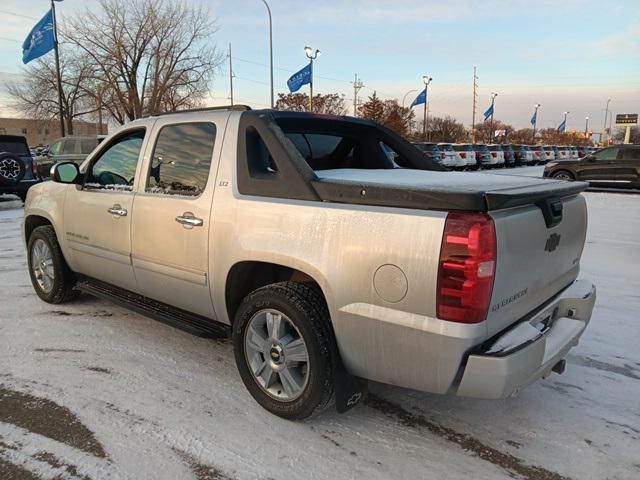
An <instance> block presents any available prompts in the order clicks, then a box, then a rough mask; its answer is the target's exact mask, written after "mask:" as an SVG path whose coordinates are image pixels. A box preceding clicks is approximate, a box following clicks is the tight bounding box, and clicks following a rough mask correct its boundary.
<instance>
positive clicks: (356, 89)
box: [353, 73, 364, 117]
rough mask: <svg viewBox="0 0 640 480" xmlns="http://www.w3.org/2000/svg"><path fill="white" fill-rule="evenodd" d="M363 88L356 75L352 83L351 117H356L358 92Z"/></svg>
mask: <svg viewBox="0 0 640 480" xmlns="http://www.w3.org/2000/svg"><path fill="white" fill-rule="evenodd" d="M362 87H364V84H363V83H362V80H358V74H357V73H356V74H355V79H354V81H353V116H354V117H357V116H358V92H359V91H360V90H361V89H362Z"/></svg>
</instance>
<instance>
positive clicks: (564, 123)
mask: <svg viewBox="0 0 640 480" xmlns="http://www.w3.org/2000/svg"><path fill="white" fill-rule="evenodd" d="M566 128H567V121H566V120H563V121H562V123H561V124H560V125H558V133H564V131H565V129H566Z"/></svg>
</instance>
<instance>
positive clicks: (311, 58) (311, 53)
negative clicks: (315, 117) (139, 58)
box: [304, 47, 320, 112]
mask: <svg viewBox="0 0 640 480" xmlns="http://www.w3.org/2000/svg"><path fill="white" fill-rule="evenodd" d="M304 54H305V55H306V56H307V58H308V59H309V69H310V70H311V78H310V81H309V111H310V112H313V61H314V60H315V59H316V58H318V55H320V50H318V49H317V48H316V50H315V52H314V51H313V48H311V47H304Z"/></svg>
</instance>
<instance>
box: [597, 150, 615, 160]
mask: <svg viewBox="0 0 640 480" xmlns="http://www.w3.org/2000/svg"><path fill="white" fill-rule="evenodd" d="M618 150H619V148H618V147H613V148H605V149H604V150H600V151H599V152H598V153H596V154H595V157H596V158H597V159H598V160H615V159H616V158H617V157H618Z"/></svg>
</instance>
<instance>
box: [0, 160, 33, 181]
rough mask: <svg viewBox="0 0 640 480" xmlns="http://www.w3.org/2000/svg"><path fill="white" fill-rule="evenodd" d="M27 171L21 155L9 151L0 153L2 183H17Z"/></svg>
mask: <svg viewBox="0 0 640 480" xmlns="http://www.w3.org/2000/svg"><path fill="white" fill-rule="evenodd" d="M26 172H27V167H26V166H25V164H24V162H23V161H22V159H21V158H20V157H18V156H17V155H14V154H13V153H9V152H2V153H0V183H2V184H4V185H11V186H13V185H17V184H18V182H19V181H20V180H22V179H23V177H24V175H25V173H26Z"/></svg>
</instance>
